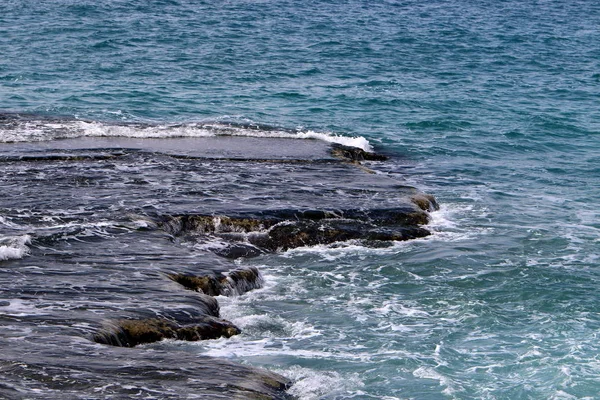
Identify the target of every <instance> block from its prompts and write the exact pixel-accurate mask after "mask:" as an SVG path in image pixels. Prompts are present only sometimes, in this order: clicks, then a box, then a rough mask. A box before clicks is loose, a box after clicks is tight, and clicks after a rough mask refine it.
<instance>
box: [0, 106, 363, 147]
mask: <svg viewBox="0 0 600 400" xmlns="http://www.w3.org/2000/svg"><path fill="white" fill-rule="evenodd" d="M214 136H245V137H260V138H289V139H313V140H322V141H325V142H330V143H337V144H341V145H345V146H352V147H357V148H361V149H363V150H365V151H372V150H373V149H372V147H371V145H370V143H369V141H368V140H367V139H366V138H364V137H362V136H356V137H349V136H341V135H337V134H334V133H329V132H316V131H313V130H303V129H294V130H292V129H285V128H279V127H274V126H269V125H262V124H252V123H235V122H215V121H209V122H190V123H182V124H143V123H124V124H123V123H121V124H117V123H107V122H99V121H86V120H79V119H58V118H44V117H39V116H22V115H19V114H4V115H0V143H15V142H37V141H49V140H56V139H72V138H78V137H128V138H140V139H145V138H154V139H162V138H177V137H192V138H193V137H214Z"/></svg>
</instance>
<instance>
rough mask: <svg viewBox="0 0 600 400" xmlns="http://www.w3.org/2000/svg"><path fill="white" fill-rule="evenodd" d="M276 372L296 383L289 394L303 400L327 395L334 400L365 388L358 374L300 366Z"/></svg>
mask: <svg viewBox="0 0 600 400" xmlns="http://www.w3.org/2000/svg"><path fill="white" fill-rule="evenodd" d="M276 372H278V373H280V374H282V375H284V376H287V377H289V378H290V379H291V380H292V381H293V382H294V384H293V385H292V387H291V388H290V389H289V390H288V393H290V394H291V395H293V396H296V397H298V398H299V399H302V400H312V399H320V398H322V397H323V396H325V395H327V397H332V398H333V397H335V395H336V394H337V395H341V394H344V393H347V392H353V391H356V389H358V388H360V387H363V386H364V384H363V382H362V381H361V379H360V376H359V375H358V374H349V375H347V374H340V373H338V372H334V371H316V370H313V369H309V368H302V367H298V366H294V367H291V368H288V369H285V370H278V371H276Z"/></svg>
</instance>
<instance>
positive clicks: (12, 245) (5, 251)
mask: <svg viewBox="0 0 600 400" xmlns="http://www.w3.org/2000/svg"><path fill="white" fill-rule="evenodd" d="M30 243H31V236H29V235H21V236H1V237H0V261H5V260H15V259H20V258H23V257H25V256H26V255H27V254H28V253H29V247H27V245H28V244H30Z"/></svg>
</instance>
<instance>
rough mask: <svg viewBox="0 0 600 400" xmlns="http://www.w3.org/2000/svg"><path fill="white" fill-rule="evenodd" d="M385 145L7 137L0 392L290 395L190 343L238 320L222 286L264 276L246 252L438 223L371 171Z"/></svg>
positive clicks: (385, 238)
mask: <svg viewBox="0 0 600 400" xmlns="http://www.w3.org/2000/svg"><path fill="white" fill-rule="evenodd" d="M384 160H385V157H379V156H377V155H375V154H373V153H370V152H365V151H364V150H361V149H353V148H347V147H344V146H333V147H332V146H331V145H330V144H327V143H323V142H318V141H312V140H290V139H272V138H271V139H259V138H232V137H226V138H204V139H202V138H196V139H193V140H192V139H189V138H188V139H182V140H177V139H163V140H158V139H154V140H138V139H123V138H95V139H72V140H71V139H69V140H64V141H53V142H45V143H23V144H14V146H11V145H9V144H4V145H2V146H0V163H1V164H2V167H3V174H2V177H0V190H1V191H2V193H3V196H2V198H1V199H0V211H1V212H2V215H0V217H2V218H3V219H2V221H3V223H2V224H0V235H1V236H4V237H6V238H8V239H6V243H8V245H10V246H13V247H14V253H15V254H16V255H17V256H15V257H14V258H11V259H8V260H0V284H1V285H2V286H3V288H4V289H5V290H4V291H3V293H4V294H3V297H1V298H0V308H2V310H8V311H6V312H5V313H4V314H2V315H1V316H0V319H1V320H2V321H3V322H4V326H5V329H4V331H5V332H8V333H6V334H5V335H4V336H0V346H2V348H3V349H5V351H4V352H3V354H2V355H0V373H2V374H3V376H5V377H9V379H11V384H10V386H7V387H6V388H3V387H0V393H8V394H11V393H12V390H13V389H12V388H15V387H16V388H17V389H16V390H17V391H18V390H21V389H19V388H21V386H19V385H21V383H20V382H31V384H30V385H29V386H27V387H28V388H31V387H33V388H35V389H36V390H39V391H40V393H45V394H46V396H45V397H46V398H53V397H54V398H59V397H60V396H58V395H56V394H57V393H60V394H61V395H62V394H66V396H67V397H69V396H70V395H73V394H74V393H77V396H75V397H78V398H86V397H87V398H93V397H94V396H96V393H95V392H94V388H97V387H99V386H101V387H104V388H105V389H102V390H104V392H103V393H102V394H103V395H105V396H107V397H110V396H113V397H119V396H121V397H126V396H127V395H130V394H131V393H132V392H130V391H133V390H134V389H130V388H132V387H134V388H135V393H142V394H146V395H148V396H151V393H153V392H152V390H154V389H153V388H158V389H157V390H160V391H162V393H171V392H170V390H173V391H174V392H173V396H171V397H169V396H167V397H168V398H178V397H181V394H182V393H187V392H189V391H191V390H201V391H203V393H206V396H207V397H206V398H211V397H210V396H214V395H215V394H218V395H219V396H226V397H227V398H275V399H283V398H286V396H287V395H286V394H285V389H286V387H287V386H288V384H289V382H288V381H287V380H286V379H285V378H283V377H280V376H278V375H276V374H271V373H269V372H267V371H262V370H259V369H254V368H251V367H248V366H243V365H238V364H235V363H229V362H225V361H222V360H215V359H211V358H203V357H201V356H199V355H197V354H193V355H190V354H188V353H189V348H187V349H186V348H185V347H183V346H185V345H186V344H185V342H187V341H198V340H210V339H215V338H228V337H231V336H232V335H236V334H240V329H239V328H237V327H236V326H235V325H234V323H232V322H230V321H226V320H224V319H222V318H221V316H220V310H219V304H218V297H219V296H243V295H244V293H246V292H247V291H249V290H254V289H258V288H260V287H261V286H262V284H263V281H262V277H261V275H260V272H259V271H258V270H257V269H256V268H248V267H244V266H243V265H242V266H240V262H242V263H243V259H244V258H250V257H261V256H262V257H268V256H269V254H271V253H273V252H279V251H286V250H288V249H293V248H298V247H302V246H313V245H330V244H334V243H338V242H347V241H356V242H358V243H359V244H361V245H364V246H373V247H381V246H387V245H389V243H391V242H393V241H398V240H410V239H414V238H420V237H425V236H427V235H429V234H430V232H429V231H428V230H427V228H426V224H427V223H428V220H429V212H431V211H434V210H435V209H437V208H438V206H437V203H436V201H435V199H434V198H433V197H432V196H430V195H426V194H424V193H421V192H419V191H418V190H417V189H415V188H412V187H410V186H406V185H404V184H403V183H402V182H398V181H397V180H395V179H392V178H390V177H388V176H386V175H385V174H372V173H368V172H369V171H367V169H372V168H375V167H377V163H382V162H385V161H384ZM14 188H18V189H19V190H18V191H16V190H14ZM8 245H7V246H8ZM234 261H235V262H234ZM15 271H17V273H18V274H19V279H15V273H16V272H15ZM241 333H242V334H243V332H241ZM22 337H26V338H27V340H21V338H22ZM15 340H19V346H20V347H19V349H18V350H17V348H16V347H15V346H14V343H15ZM190 345H191V344H190ZM132 347H133V348H132ZM39 360H44V362H45V366H44V367H43V368H42V365H41V364H40V362H39ZM65 360H66V361H65ZM88 360H93V361H92V362H89V363H88V364H86V361H88ZM164 363H166V365H165V364H164ZM22 364H26V367H23V366H22ZM187 365H190V366H192V367H189V368H188V367H187ZM74 368H83V369H81V370H82V371H90V373H89V376H87V375H86V374H85V373H83V374H80V375H77V376H74V375H73V372H72V371H73V369H74ZM85 368H88V369H87V370H86V369H85ZM43 374H46V375H45V376H46V377H43ZM136 374H138V375H137V376H136ZM165 374H166V375H165ZM170 374H173V375H177V376H182V377H188V378H190V377H192V376H193V377H194V378H193V379H195V380H192V381H185V382H184V380H183V379H184V378H172V379H167V378H165V376H167V375H168V376H170ZM136 379H137V381H138V382H139V384H137V385H136V384H133V383H132V382H134V381H135V380H136ZM180 379H181V380H180ZM190 379H192V378H190ZM55 395H56V396H55Z"/></svg>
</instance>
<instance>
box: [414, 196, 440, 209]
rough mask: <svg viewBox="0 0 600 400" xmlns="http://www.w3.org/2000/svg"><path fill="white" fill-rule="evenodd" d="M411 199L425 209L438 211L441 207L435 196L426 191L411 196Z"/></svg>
mask: <svg viewBox="0 0 600 400" xmlns="http://www.w3.org/2000/svg"><path fill="white" fill-rule="evenodd" d="M411 201H412V202H413V203H414V204H416V205H417V206H418V207H419V208H420V209H421V210H424V211H437V210H439V209H440V206H439V204H438V202H437V201H436V199H435V197H433V196H432V195H430V194H426V193H419V194H416V195H414V196H412V197H411Z"/></svg>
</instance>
